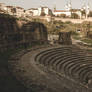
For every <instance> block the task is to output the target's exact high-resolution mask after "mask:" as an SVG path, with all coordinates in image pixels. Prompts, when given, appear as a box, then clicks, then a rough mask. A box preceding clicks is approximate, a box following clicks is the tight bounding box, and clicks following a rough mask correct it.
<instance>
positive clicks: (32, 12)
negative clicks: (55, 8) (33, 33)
mask: <svg viewBox="0 0 92 92" xmlns="http://www.w3.org/2000/svg"><path fill="white" fill-rule="evenodd" d="M51 13H52V11H51V10H50V9H49V8H48V7H39V8H30V9H28V10H26V15H27V16H28V14H29V16H45V15H50V14H51Z"/></svg>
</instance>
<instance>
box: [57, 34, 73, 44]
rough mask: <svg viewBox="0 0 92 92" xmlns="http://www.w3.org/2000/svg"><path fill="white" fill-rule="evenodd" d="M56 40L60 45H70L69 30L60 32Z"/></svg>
mask: <svg viewBox="0 0 92 92" xmlns="http://www.w3.org/2000/svg"><path fill="white" fill-rule="evenodd" d="M58 41H59V44H62V45H71V44H72V40H71V32H60V33H59V39H58Z"/></svg>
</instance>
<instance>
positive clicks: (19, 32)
mask: <svg viewBox="0 0 92 92" xmlns="http://www.w3.org/2000/svg"><path fill="white" fill-rule="evenodd" d="M44 40H45V41H47V29H46V27H45V26H44V25H43V24H42V23H37V22H30V23H27V22H25V23H24V22H23V21H21V20H18V19H16V18H14V17H12V16H10V15H4V14H0V51H5V50H7V49H9V48H19V47H21V46H24V47H25V48H26V47H27V46H28V45H29V44H32V43H33V42H34V41H35V43H36V42H39V43H40V42H41V41H42V42H45V41H44Z"/></svg>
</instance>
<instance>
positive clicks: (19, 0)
mask: <svg viewBox="0 0 92 92" xmlns="http://www.w3.org/2000/svg"><path fill="white" fill-rule="evenodd" d="M67 1H69V0H0V3H5V4H6V5H14V6H21V7H23V8H25V9H29V8H37V7H39V6H47V7H49V8H51V9H53V8H54V7H55V5H56V8H57V9H59V10H62V9H65V8H64V6H65V4H66V2H67ZM71 2H72V7H73V8H81V6H82V5H83V2H86V4H87V2H89V4H90V8H91V10H92V5H91V4H92V0H71Z"/></svg>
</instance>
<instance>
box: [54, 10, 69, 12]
mask: <svg viewBox="0 0 92 92" xmlns="http://www.w3.org/2000/svg"><path fill="white" fill-rule="evenodd" d="M54 12H67V11H66V10H54Z"/></svg>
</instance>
